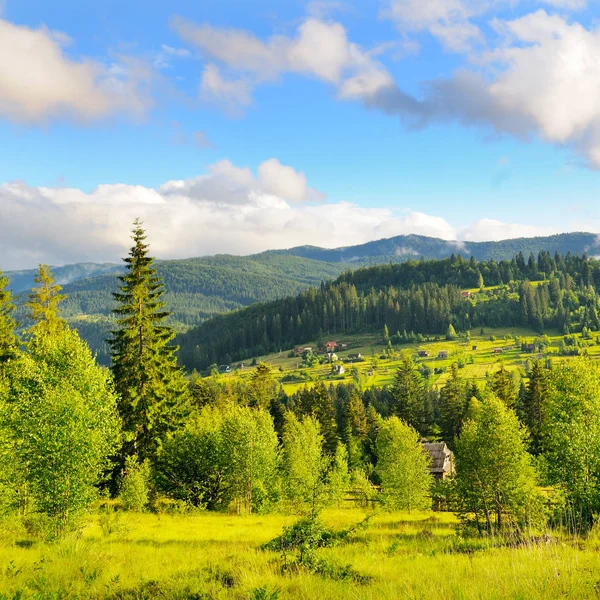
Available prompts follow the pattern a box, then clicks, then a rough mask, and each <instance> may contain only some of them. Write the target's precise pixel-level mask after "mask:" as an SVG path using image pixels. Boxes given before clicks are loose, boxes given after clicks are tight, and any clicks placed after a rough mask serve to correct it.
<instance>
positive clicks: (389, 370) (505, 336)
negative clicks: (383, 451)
mask: <svg viewBox="0 0 600 600" xmlns="http://www.w3.org/2000/svg"><path fill="white" fill-rule="evenodd" d="M492 336H493V337H495V338H496V339H495V340H494V341H492V340H491V339H490V338H491V337H492ZM515 336H517V337H520V338H523V339H524V340H527V341H529V342H533V341H534V340H535V339H537V338H538V337H539V336H538V335H537V334H536V333H535V332H534V331H533V330H531V329H527V328H520V327H506V328H496V329H493V328H485V329H484V334H483V335H481V334H480V332H479V330H477V331H472V332H471V340H470V341H467V339H466V337H458V338H457V339H456V340H453V341H446V340H445V339H444V338H443V337H442V338H440V339H438V340H431V341H428V342H424V343H421V344H417V343H413V344H402V345H398V346H395V348H394V350H396V351H397V353H398V356H397V357H396V358H395V359H393V360H388V359H380V358H378V357H379V356H380V355H381V354H382V353H383V351H384V344H383V342H382V339H381V337H382V336H381V334H361V335H354V336H331V339H332V340H335V341H339V342H345V343H347V344H348V348H347V349H345V350H342V351H340V352H337V353H336V354H337V355H338V357H339V358H340V359H344V358H347V357H348V354H356V353H360V354H362V355H363V357H364V359H365V360H364V361H363V362H358V363H355V366H356V367H357V368H358V370H359V372H360V374H361V381H362V385H363V386H364V387H373V386H375V387H382V386H385V385H390V384H391V383H392V381H393V378H394V373H395V371H396V369H397V367H398V365H399V363H400V355H399V353H400V352H402V351H408V352H410V353H412V354H413V355H414V356H415V357H416V355H417V352H418V351H419V350H426V351H427V352H429V354H430V356H429V357H428V358H417V359H416V360H417V362H418V363H419V364H425V365H427V366H428V367H429V368H430V369H431V371H432V373H433V371H434V369H436V368H437V369H440V368H441V369H445V372H444V373H441V374H437V375H436V374H433V375H432V376H431V383H432V385H434V386H441V385H443V384H444V383H445V381H446V379H447V378H448V375H449V367H450V366H451V365H452V364H453V363H456V362H458V361H460V360H462V361H463V362H464V367H463V368H462V369H461V371H460V373H461V376H462V377H464V378H466V379H473V380H475V381H479V382H481V381H484V380H485V376H486V373H488V372H490V371H495V370H496V369H497V368H499V365H500V364H503V365H504V366H505V368H506V369H508V370H509V371H515V370H516V371H518V372H520V373H524V372H525V364H526V361H527V360H528V359H529V360H532V359H533V358H544V357H546V356H550V357H552V360H568V358H566V357H562V356H559V355H558V349H559V344H560V341H561V339H562V337H563V336H562V335H560V334H559V332H558V331H552V330H550V331H548V332H547V336H548V338H549V340H550V346H549V347H548V349H547V351H546V353H544V354H539V353H537V352H536V353H533V354H528V353H523V352H521V349H520V347H518V346H517V345H516V343H515V341H514V337H515ZM302 346H312V347H315V348H316V343H315V342H314V341H313V342H308V343H306V344H302ZM473 346H477V350H473V349H472V347H473ZM495 348H502V349H503V353H502V354H495V353H494V349H495ZM440 351H447V352H448V358H447V359H438V358H437V356H438V352H440ZM288 352H289V351H284V352H281V353H273V354H269V355H267V356H263V357H259V360H261V361H263V362H266V363H267V364H269V365H271V367H272V372H273V375H274V376H275V377H276V378H277V379H278V380H281V379H283V378H284V377H285V375H286V374H289V373H291V372H294V371H298V370H300V371H302V372H305V373H307V374H308V375H309V376H310V380H309V381H306V382H283V383H282V385H283V389H284V390H285V392H286V393H288V394H292V393H294V392H296V391H298V390H299V389H301V388H302V387H304V386H305V385H308V386H309V387H310V386H312V385H313V384H314V382H315V381H319V380H323V381H326V382H327V383H333V384H337V383H340V382H345V383H350V382H352V381H353V379H352V375H351V373H350V369H351V367H352V365H349V364H344V367H345V369H346V373H345V374H344V376H343V377H342V378H339V377H332V376H331V374H330V373H331V369H330V366H329V365H316V366H314V367H312V368H303V367H302V359H301V358H298V357H294V358H289V357H288ZM587 352H588V354H589V355H590V356H591V357H592V358H600V346H598V345H597V344H593V345H592V346H590V347H589V348H587ZM374 358H375V360H374ZM251 372H252V369H251V368H245V369H244V370H243V371H241V372H240V371H237V372H234V373H231V374H229V375H222V377H227V378H238V377H249V376H250V374H251ZM369 373H372V374H371V375H369Z"/></svg>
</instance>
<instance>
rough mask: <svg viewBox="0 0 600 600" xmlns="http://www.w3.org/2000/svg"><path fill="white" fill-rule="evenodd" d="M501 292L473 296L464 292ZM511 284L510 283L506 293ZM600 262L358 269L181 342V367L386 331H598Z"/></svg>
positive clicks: (542, 258)
mask: <svg viewBox="0 0 600 600" xmlns="http://www.w3.org/2000/svg"><path fill="white" fill-rule="evenodd" d="M486 277H487V278H488V280H487V282H488V283H490V280H491V283H493V284H494V285H498V286H499V287H498V288H497V289H492V290H488V291H486V292H482V293H476V294H474V295H473V296H472V297H469V298H465V297H464V295H463V293H462V292H461V288H472V287H475V288H476V289H481V288H483V286H484V285H485V283H486ZM503 283H504V285H502V284H503ZM599 287H600V263H599V262H598V261H596V260H593V259H588V258H587V257H585V256H584V257H576V256H570V255H567V256H566V257H561V256H554V257H551V256H550V255H549V254H548V253H547V252H541V253H540V254H539V256H538V257H537V259H535V258H534V257H533V255H531V256H530V257H529V259H528V260H525V258H524V257H523V256H522V255H518V256H517V257H516V258H515V259H513V260H512V261H502V262H500V263H496V262H494V261H488V262H482V263H478V262H477V261H475V260H474V259H471V260H468V261H465V260H463V259H462V258H461V257H460V256H458V257H452V258H450V259H447V260H442V261H418V262H410V261H409V262H407V263H403V264H399V265H385V266H379V267H371V268H369V269H359V270H358V271H355V272H351V273H350V272H348V273H345V274H343V275H341V276H340V277H339V278H338V279H337V280H336V281H335V282H332V283H323V284H321V286H320V288H309V289H308V290H306V291H305V292H302V293H301V294H299V295H298V296H295V297H288V298H284V299H282V300H277V301H273V302H269V303H266V304H257V305H253V306H250V307H248V308H246V309H244V310H240V311H237V312H234V313H230V314H226V315H220V316H218V317H215V318H214V319H211V320H209V321H207V322H205V323H203V324H202V325H200V326H199V327H197V328H194V329H192V330H190V331H189V332H187V333H186V334H184V335H180V336H179V337H178V338H177V342H178V343H179V344H180V346H181V355H180V356H181V361H182V362H183V364H184V365H185V366H186V367H187V368H188V369H192V368H196V369H204V368H206V367H208V366H209V365H211V364H213V363H219V364H220V363H230V362H233V361H239V360H244V359H248V358H250V357H253V356H260V355H264V354H267V353H269V352H274V351H278V350H281V349H287V348H290V347H293V346H294V345H296V344H301V343H306V342H307V341H311V340H318V339H320V338H322V337H323V336H327V337H329V336H339V335H344V334H351V333H358V332H365V331H371V332H372V331H379V330H381V329H382V328H383V326H384V325H385V326H387V328H388V330H389V331H390V332H391V333H392V334H395V333H397V334H398V337H400V336H401V335H402V334H404V337H406V332H412V333H414V334H425V335H443V334H445V332H446V331H447V329H448V326H449V325H452V326H453V327H454V328H455V329H456V330H457V331H468V330H470V329H472V328H474V327H484V326H488V327H506V326H517V325H528V326H531V327H533V328H534V329H535V330H536V331H538V332H540V333H542V332H543V330H544V328H546V327H558V328H559V329H560V330H561V331H563V332H564V333H569V332H570V331H571V330H572V329H574V328H580V329H581V328H583V327H588V328H590V329H594V330H597V329H598V328H599V327H600V323H599V321H598V296H597V290H598V288H599Z"/></svg>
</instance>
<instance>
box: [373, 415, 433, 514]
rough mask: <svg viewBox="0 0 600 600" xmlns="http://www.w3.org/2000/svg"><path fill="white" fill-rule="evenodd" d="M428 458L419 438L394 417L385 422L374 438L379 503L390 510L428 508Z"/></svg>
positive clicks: (430, 482)
mask: <svg viewBox="0 0 600 600" xmlns="http://www.w3.org/2000/svg"><path fill="white" fill-rule="evenodd" d="M428 466H429V455H428V454H427V453H426V452H425V450H424V449H423V446H422V444H421V441H420V436H419V434H418V433H417V431H415V429H413V428H412V427H411V426H410V425H407V424H406V423H405V422H404V421H401V420H400V419H399V418H398V417H389V418H388V419H385V420H384V421H383V422H382V423H381V425H380V427H379V433H378V435H377V465H376V467H375V468H376V472H377V475H378V476H379V479H380V480H381V491H382V494H383V502H384V504H385V506H386V507H387V508H388V509H390V510H397V509H400V510H408V511H410V510H415V509H420V508H429V507H431V497H430V490H431V486H432V483H433V480H432V477H431V475H430V474H429V469H428Z"/></svg>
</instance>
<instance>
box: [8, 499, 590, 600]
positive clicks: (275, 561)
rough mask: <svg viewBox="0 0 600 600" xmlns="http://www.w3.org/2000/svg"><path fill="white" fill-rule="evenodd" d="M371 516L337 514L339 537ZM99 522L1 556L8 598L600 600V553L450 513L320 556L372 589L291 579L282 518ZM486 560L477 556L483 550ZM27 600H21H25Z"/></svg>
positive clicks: (394, 525)
mask: <svg viewBox="0 0 600 600" xmlns="http://www.w3.org/2000/svg"><path fill="white" fill-rule="evenodd" d="M364 516H365V512H364V511H361V510H355V509H340V510H329V511H325V513H324V514H323V520H324V521H325V522H326V523H327V524H328V525H330V526H333V527H335V528H339V529H342V528H345V527H348V526H350V525H352V524H354V523H357V522H359V521H360V520H361V519H363V518H364ZM99 519H100V517H99V516H98V515H96V516H93V517H90V520H89V522H88V524H87V526H86V528H85V529H84V530H83V532H82V533H81V534H80V535H78V536H75V535H73V536H71V537H68V538H67V539H65V540H63V541H61V542H59V543H56V544H50V543H45V542H42V541H39V540H36V539H34V538H32V537H30V536H27V535H26V534H25V532H24V531H22V530H21V529H19V528H18V527H16V526H15V527H13V528H12V529H9V530H8V531H4V533H3V535H2V542H1V545H0V598H153V597H158V598H239V599H242V598H253V594H254V593H255V592H254V591H253V590H255V589H257V588H261V587H262V588H266V589H267V590H269V591H274V590H279V598H305V599H318V598H364V599H375V598H384V599H390V600H391V599H396V598H442V599H443V598H464V599H471V598H473V599H475V598H523V599H529V598H540V599H541V598H558V597H569V598H588V597H589V598H591V597H597V593H598V589H597V588H598V582H599V580H600V555H599V554H598V552H597V543H595V542H594V540H590V541H578V542H574V541H569V540H566V539H564V538H561V537H560V536H556V538H555V539H554V541H552V542H551V543H543V544H539V545H526V546H523V547H498V548H494V547H493V543H492V541H489V540H488V541H487V542H485V543H483V544H482V542H481V540H477V539H475V540H469V539H467V540H462V539H461V538H460V537H458V536H457V533H456V525H457V521H456V519H455V518H454V516H453V515H451V514H447V513H412V514H407V513H392V514H387V513H382V514H379V515H377V516H375V517H374V518H373V519H372V521H371V522H370V525H369V527H368V528H367V529H364V530H360V531H358V532H357V533H356V534H355V535H354V536H353V537H351V538H350V540H348V541H347V542H344V543H343V544H340V545H338V546H334V547H332V548H324V549H320V550H319V551H318V552H319V555H320V556H321V557H322V558H323V559H325V560H327V561H329V562H331V563H332V564H335V565H339V566H345V565H350V566H351V567H352V570H353V572H356V573H358V574H359V575H360V576H361V577H363V576H364V578H365V580H364V581H361V582H359V583H357V582H356V581H353V580H351V579H350V580H344V579H342V580H337V579H335V578H330V577H324V576H319V575H315V574H312V573H310V572H308V571H306V572H305V571H302V570H300V571H299V572H295V573H293V574H290V573H287V574H286V573H285V572H282V564H283V563H282V558H281V556H280V555H279V553H278V552H271V551H269V552H266V551H262V550H261V549H260V547H261V545H262V544H263V543H264V542H266V541H268V540H271V539H273V538H274V537H276V536H277V535H278V534H279V533H280V532H281V530H282V527H283V526H285V525H287V524H290V523H292V522H293V521H294V517H291V516H284V515H267V516H263V515H250V516H233V515H219V514H212V513H196V514H192V515H152V514H125V513H123V514H120V515H119V517H118V518H117V521H115V522H114V523H113V525H114V527H113V531H112V532H111V533H107V532H106V528H105V530H104V531H103V529H102V527H101V526H100V520H99ZM481 547H483V548H485V549H479V548H481ZM19 593H20V594H21V595H20V596H19V595H18V594H19Z"/></svg>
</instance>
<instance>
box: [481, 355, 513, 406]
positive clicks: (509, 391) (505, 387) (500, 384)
mask: <svg viewBox="0 0 600 600" xmlns="http://www.w3.org/2000/svg"><path fill="white" fill-rule="evenodd" d="M488 387H489V388H490V390H491V391H492V392H493V393H494V394H495V395H496V397H497V398H499V399H500V400H502V402H504V404H506V406H507V407H508V408H514V407H515V404H516V401H517V395H516V390H515V382H514V379H513V376H512V374H511V373H510V372H509V371H507V370H506V369H505V367H504V365H500V368H499V369H498V370H497V371H496V372H495V373H494V374H493V375H491V377H490V379H489V381H488Z"/></svg>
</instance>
